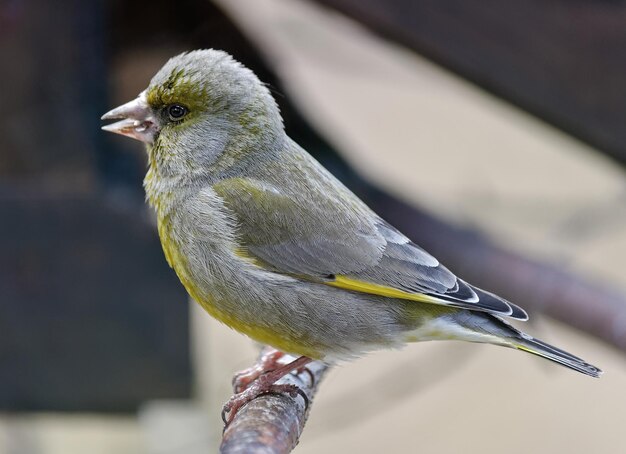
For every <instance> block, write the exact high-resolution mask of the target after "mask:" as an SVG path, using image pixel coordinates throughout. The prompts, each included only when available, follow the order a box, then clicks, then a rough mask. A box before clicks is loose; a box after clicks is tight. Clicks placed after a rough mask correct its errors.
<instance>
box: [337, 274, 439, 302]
mask: <svg viewBox="0 0 626 454" xmlns="http://www.w3.org/2000/svg"><path fill="white" fill-rule="evenodd" d="M325 284H327V285H330V286H331V287H337V288H341V289H344V290H352V291H354V292H361V293H369V294H371V295H379V296H386V297H389V298H400V299H404V300H412V301H419V302H420V303H431V304H446V302H445V301H442V300H439V299H437V298H435V297H432V296H428V295H424V294H421V293H409V292H404V291H402V290H398V289H395V288H393V287H387V286H385V285H379V284H373V283H371V282H365V281H360V280H358V279H352V278H350V277H346V276H341V275H337V276H335V279H334V280H333V281H328V282H325Z"/></svg>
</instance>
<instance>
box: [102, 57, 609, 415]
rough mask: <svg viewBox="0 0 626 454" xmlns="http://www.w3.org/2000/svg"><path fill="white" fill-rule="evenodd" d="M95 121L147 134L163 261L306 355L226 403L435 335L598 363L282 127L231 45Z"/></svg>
mask: <svg viewBox="0 0 626 454" xmlns="http://www.w3.org/2000/svg"><path fill="white" fill-rule="evenodd" d="M102 118H103V119H118V120H120V121H117V122H115V123H113V124H110V125H107V126H104V127H103V129H104V130H106V131H110V132H114V133H118V134H123V135H126V136H129V137H132V138H134V139H137V140H140V141H142V142H144V143H145V146H146V151H147V154H148V163H149V166H148V171H147V173H146V176H145V179H144V188H145V191H146V195H147V201H148V202H149V204H150V205H151V206H152V207H153V208H154V209H155V211H156V215H157V219H158V232H159V237H160V239H161V244H162V246H163V251H164V253H165V258H166V259H167V262H168V263H169V265H170V266H171V267H172V268H173V269H174V270H175V271H176V274H177V275H178V277H179V278H180V281H181V282H182V284H183V285H184V286H185V288H186V289H187V291H188V292H189V294H190V295H191V296H192V297H193V299H194V300H196V301H197V302H198V303H199V304H200V305H201V306H202V307H203V308H204V309H205V310H206V311H207V312H208V313H209V314H210V315H212V316H213V317H215V318H216V319H218V320H219V321H221V322H223V323H225V324H226V325H228V326H230V327H231V328H233V329H235V330H237V331H239V332H241V333H243V334H245V335H247V336H249V337H250V338H252V339H254V340H256V341H258V342H261V343H263V344H268V345H271V346H273V347H274V348H276V349H277V350H279V351H282V352H288V353H291V354H295V355H299V356H300V358H299V359H298V360H297V361H295V362H294V363H291V364H289V365H287V366H283V367H279V368H278V369H277V370H275V371H274V373H273V374H270V375H263V376H262V377H261V378H263V380H261V382H262V383H261V382H259V383H260V384H257V385H256V387H255V386H248V385H249V384H250V383H251V382H252V381H254V380H253V379H254V378H256V377H258V376H259V375H260V374H259V373H257V374H255V375H254V376H252V379H248V380H247V381H245V380H244V381H243V382H242V383H244V384H245V386H242V387H241V388H240V389H239V390H240V391H242V392H241V395H240V396H239V400H237V399H235V401H233V402H231V403H230V405H229V406H228V407H227V409H229V410H236V409H237V408H238V407H239V406H240V405H241V404H243V403H245V402H246V401H248V400H250V399H251V398H253V397H254V396H255V395H257V394H259V393H262V392H267V391H268V390H269V389H271V387H272V386H274V382H275V381H276V380H278V379H279V378H280V376H281V375H284V374H286V373H288V372H289V371H291V370H293V369H294V368H297V367H298V368H299V367H302V366H304V365H305V364H306V363H307V362H308V361H310V360H312V359H316V360H322V361H325V362H327V363H334V362H336V361H342V360H349V359H352V358H356V357H358V356H361V355H363V354H365V353H367V352H369V351H372V350H376V349H382V348H394V347H398V346H402V345H403V344H405V343H407V342H417V341H426V340H436V339H454V340H462V341H469V342H482V343H489V344H495V345H501V346H505V347H510V348H513V349H517V350H523V351H526V352H529V353H532V354H535V355H538V356H540V357H543V358H547V359H549V360H552V361H554V362H556V363H558V364H561V365H564V366H567V367H569V368H571V369H574V370H576V371H578V372H582V373H583V374H587V375H590V376H593V377H597V376H599V374H600V373H601V371H600V370H599V369H598V368H596V367H594V366H592V365H590V364H588V363H586V362H585V361H583V360H582V359H580V358H577V357H576V356H573V355H571V354H569V353H566V352H564V351H563V350H560V349H557V348H555V347H552V346H550V345H548V344H546V343H544V342H542V341H540V340H537V339H534V338H533V337H531V336H529V335H527V334H525V333H522V332H521V331H519V330H517V329H516V328H514V327H512V326H511V325H510V324H509V323H508V322H506V321H505V318H507V317H510V318H513V319H518V320H526V319H527V315H526V312H525V311H524V310H523V309H522V308H520V307H519V306H516V305H515V304H512V303H510V302H508V301H506V300H504V299H502V298H500V297H498V296H496V295H494V294H492V293H489V292H487V291H485V290H481V289H479V288H477V287H474V286H473V285H471V284H468V283H467V282H465V281H463V280H462V279H460V278H458V277H456V276H455V275H454V274H453V273H452V272H450V271H449V270H448V269H447V268H446V267H445V266H444V265H442V264H441V263H440V262H439V261H438V260H437V259H436V258H435V257H433V256H432V255H430V254H429V253H428V252H426V251H425V250H423V249H422V248H420V247H419V246H418V245H417V244H415V243H413V242H412V241H411V240H409V238H407V237H406V236H405V235H403V234H402V233H401V232H399V231H398V230H397V229H395V228H394V227H393V226H392V225H390V224H389V223H387V222H386V221H385V220H383V219H381V218H380V217H379V216H378V215H376V213H374V212H373V211H372V210H371V209H370V208H368V207H367V206H366V205H365V204H364V203H363V202H362V201H361V200H360V199H359V198H358V197H357V196H355V195H354V194H353V193H352V192H350V191H349V190H348V189H347V188H346V187H345V186H344V185H343V184H342V183H341V182H339V181H338V180H337V179H336V178H335V177H333V175H331V174H330V173H329V172H328V171H327V170H326V169H324V168H323V167H322V166H321V165H320V164H319V163H318V162H317V161H315V159H313V157H311V156H310V155H309V154H308V153H307V152H306V151H305V150H304V149H302V148H301V147H300V146H299V145H298V144H297V143H295V142H294V141H293V140H292V139H291V138H289V136H287V134H286V133H285V131H284V127H283V122H282V118H281V114H280V112H279V109H278V107H277V105H276V102H275V101H274V99H273V98H272V96H271V94H270V92H269V90H268V89H267V87H266V86H265V85H264V84H263V83H262V82H261V81H259V79H258V78H257V77H256V75H255V74H254V73H253V72H252V71H250V70H249V69H247V68H246V67H244V66H243V65H241V64H240V63H238V62H237V61H235V60H234V59H233V58H232V57H231V56H230V55H228V54H227V53H225V52H222V51H218V50H213V49H211V50H197V51H193V52H188V53H183V54H181V55H178V56H176V57H173V58H172V59H170V60H169V61H168V62H167V63H166V64H165V65H164V66H163V67H162V68H161V69H160V70H159V72H158V73H157V74H156V75H155V76H154V77H153V79H152V80H151V82H150V84H149V85H148V88H146V89H145V90H144V91H143V92H142V93H141V94H140V95H139V96H138V97H137V98H136V99H135V100H133V101H130V102H129V103H127V104H124V105H122V106H120V107H118V108H116V109H113V110H111V111H110V112H108V113H107V114H105V115H104V116H103V117H102ZM273 358H275V357H273ZM248 378H250V377H248ZM257 381H259V380H257ZM246 387H248V389H246ZM236 397H237V396H236Z"/></svg>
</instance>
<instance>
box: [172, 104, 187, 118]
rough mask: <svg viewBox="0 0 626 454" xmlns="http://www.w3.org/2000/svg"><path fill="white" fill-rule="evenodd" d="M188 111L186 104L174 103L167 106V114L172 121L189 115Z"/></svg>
mask: <svg viewBox="0 0 626 454" xmlns="http://www.w3.org/2000/svg"><path fill="white" fill-rule="evenodd" d="M187 112H188V111H187V108H186V107H185V106H181V105H180V104H172V105H170V106H168V107H167V114H168V115H169V117H170V120H172V121H177V120H180V119H181V118H183V117H184V116H185V115H187Z"/></svg>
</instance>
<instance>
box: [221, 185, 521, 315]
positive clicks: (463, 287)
mask: <svg viewBox="0 0 626 454" xmlns="http://www.w3.org/2000/svg"><path fill="white" fill-rule="evenodd" d="M214 189H215V191H216V193H217V194H218V195H219V196H220V197H221V198H222V199H223V200H224V203H225V205H226V207H227V208H228V209H230V210H231V211H232V212H233V214H234V216H235V218H236V221H237V231H238V236H239V238H238V239H239V244H240V246H241V250H240V251H238V252H239V253H240V254H241V255H245V256H248V257H250V258H251V259H253V260H254V261H255V262H256V263H257V264H259V265H260V266H263V267H265V268H268V269H270V270H273V271H275V272H280V273H285V274H290V275H294V276H298V277H300V278H303V279H308V280H314V281H318V282H322V283H324V284H326V285H330V286H334V287H339V288H342V289H345V290H350V291H356V292H361V293H369V294H376V295H381V296H387V297H393V298H401V299H407V300H414V301H419V302H425V303H434V304H442V305H447V306H453V307H460V308H465V309H472V310H482V311H487V312H492V313H496V314H499V315H506V316H510V317H513V318H518V319H526V318H527V315H526V313H525V312H524V311H523V310H522V309H521V308H519V307H517V306H515V305H513V304H512V303H509V302H508V301H505V300H503V299H501V298H500V297H497V296H495V295H493V294H490V293H488V292H485V291H483V290H480V289H477V288H476V287H473V286H471V285H469V284H467V283H465V282H464V281H462V280H461V279H459V278H457V277H456V276H455V275H454V274H453V273H452V272H450V271H449V270H448V269H447V268H446V267H444V266H443V265H442V264H440V263H439V261H438V260H437V259H436V258H434V257H433V256H432V255H430V254H428V253H427V252H426V251H424V250H423V249H421V248H420V247H419V246H417V245H416V244H415V243H413V242H411V241H410V240H409V239H408V238H407V237H406V236H404V235H403V234H402V233H400V232H399V231H398V230H396V229H395V228H394V227H392V226H391V225H390V224H388V223H387V222H385V221H384V220H382V219H381V218H380V217H378V216H376V215H375V214H374V213H373V212H371V211H370V210H369V209H367V207H365V206H364V205H363V204H362V202H360V201H359V200H358V199H357V198H356V197H355V196H352V197H342V196H345V193H339V194H337V193H336V194H335V195H339V196H338V197H335V198H331V197H329V196H328V195H325V194H328V192H325V191H320V192H319V193H317V194H315V196H314V197H311V196H309V197H302V196H301V195H299V194H298V193H297V192H293V193H291V194H289V193H286V192H285V191H284V190H283V191H281V190H279V189H278V188H276V187H275V186H273V185H271V184H269V183H267V182H261V181H258V180H254V179H251V178H231V179H227V180H223V181H221V182H219V183H217V184H216V185H214ZM346 193H347V190H346ZM350 195H351V194H350ZM311 200H315V202H314V203H313V202H311Z"/></svg>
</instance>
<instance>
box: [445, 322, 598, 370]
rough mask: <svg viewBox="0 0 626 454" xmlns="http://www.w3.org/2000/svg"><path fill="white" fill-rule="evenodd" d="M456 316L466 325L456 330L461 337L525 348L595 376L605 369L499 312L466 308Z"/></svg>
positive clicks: (474, 340)
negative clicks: (521, 327) (469, 313)
mask: <svg viewBox="0 0 626 454" xmlns="http://www.w3.org/2000/svg"><path fill="white" fill-rule="evenodd" d="M456 315H457V316H456V317H455V322H456V323H457V326H460V327H462V328H463V330H457V331H456V333H457V334H458V335H457V337H456V338H457V339H461V340H467V341H471V342H486V343H490V344H496V345H502V346H505V347H510V348H514V349H516V350H522V351H525V352H528V353H532V354H533V355H537V356H540V357H542V358H546V359H549V360H550V361H554V362H555V363H558V364H561V365H562V366H565V367H569V368H570V369H573V370H575V371H578V372H580V373H583V374H585V375H589V376H591V377H599V376H600V375H601V374H602V371H601V370H600V369H598V368H597V367H596V366H593V365H591V364H589V363H587V362H585V361H583V360H582V359H581V358H578V357H577V356H574V355H572V354H571V353H568V352H566V351H563V350H561V349H560V348H556V347H553V346H552V345H549V344H547V343H545V342H543V341H540V340H539V339H535V338H534V337H532V336H529V335H528V334H526V333H523V332H521V331H520V330H518V329H517V328H515V327H514V326H512V325H511V324H510V323H508V322H507V321H505V320H503V319H502V318H500V317H498V316H496V315H492V314H487V313H479V312H474V313H472V316H471V317H468V316H467V313H465V312H464V311H463V312H458V313H457V314H456Z"/></svg>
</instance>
